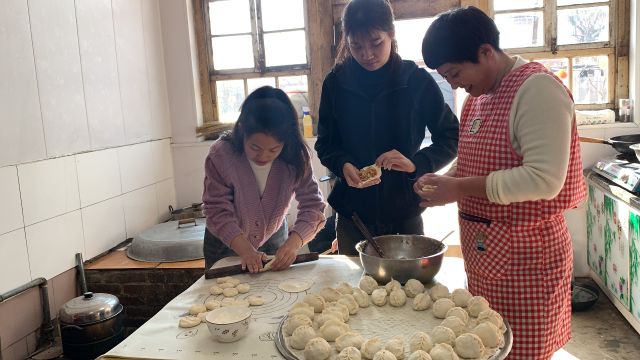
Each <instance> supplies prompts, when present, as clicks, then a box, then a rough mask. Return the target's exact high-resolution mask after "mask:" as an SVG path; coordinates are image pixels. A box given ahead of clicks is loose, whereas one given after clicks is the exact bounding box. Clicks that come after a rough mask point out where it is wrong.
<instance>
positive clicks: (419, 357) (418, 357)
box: [407, 350, 432, 360]
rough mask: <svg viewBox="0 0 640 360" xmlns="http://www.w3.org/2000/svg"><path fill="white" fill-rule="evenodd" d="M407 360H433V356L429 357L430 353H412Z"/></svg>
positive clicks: (419, 351)
mask: <svg viewBox="0 0 640 360" xmlns="http://www.w3.org/2000/svg"><path fill="white" fill-rule="evenodd" d="M407 360H432V359H431V355H429V353H428V352H425V351H422V350H418V351H414V352H413V353H411V355H409V357H408V358H407Z"/></svg>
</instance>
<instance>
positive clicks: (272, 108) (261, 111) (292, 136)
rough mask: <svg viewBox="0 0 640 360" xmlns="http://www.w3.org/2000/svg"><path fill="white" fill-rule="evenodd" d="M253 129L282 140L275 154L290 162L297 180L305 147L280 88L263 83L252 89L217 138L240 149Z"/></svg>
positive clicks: (306, 161) (305, 160)
mask: <svg viewBox="0 0 640 360" xmlns="http://www.w3.org/2000/svg"><path fill="white" fill-rule="evenodd" d="M256 133H263V134H267V135H269V136H272V137H273V138H275V139H276V140H278V141H279V142H281V143H282V145H283V147H282V152H281V153H280V155H279V156H278V158H280V159H282V160H283V161H284V162H285V163H287V164H289V165H291V166H292V167H293V168H294V169H295V172H296V181H300V180H301V179H302V178H303V177H304V176H305V175H306V172H307V171H308V169H310V168H311V166H310V162H311V160H310V157H309V148H308V147H307V144H306V143H305V142H304V140H303V139H302V134H301V132H300V128H299V126H298V114H297V112H296V109H295V107H294V106H293V104H292V103H291V100H290V99H289V97H288V96H287V94H285V92H284V91H282V90H280V89H276V88H273V87H271V86H263V87H260V88H258V89H256V90H254V91H253V92H252V93H251V94H249V96H247V98H246V99H245V100H244V102H243V103H242V106H241V108H240V116H239V117H238V121H236V124H235V126H234V127H233V130H231V131H230V132H226V133H224V134H223V135H222V136H221V139H222V140H224V141H228V142H230V143H231V146H232V148H233V151H234V152H235V153H237V154H243V153H244V140H245V139H246V138H247V137H249V136H251V135H253V134H256Z"/></svg>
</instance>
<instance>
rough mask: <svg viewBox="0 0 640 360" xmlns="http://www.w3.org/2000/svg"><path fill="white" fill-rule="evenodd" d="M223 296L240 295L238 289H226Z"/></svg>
mask: <svg viewBox="0 0 640 360" xmlns="http://www.w3.org/2000/svg"><path fill="white" fill-rule="evenodd" d="M227 284H228V283H227ZM222 295H224V296H226V297H233V296H236V295H238V289H236V288H234V287H231V288H226V289H224V290H222Z"/></svg>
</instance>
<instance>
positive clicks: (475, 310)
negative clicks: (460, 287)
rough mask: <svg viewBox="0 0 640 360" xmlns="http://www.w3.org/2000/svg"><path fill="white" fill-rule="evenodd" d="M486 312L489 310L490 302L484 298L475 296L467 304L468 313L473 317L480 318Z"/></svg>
mask: <svg viewBox="0 0 640 360" xmlns="http://www.w3.org/2000/svg"><path fill="white" fill-rule="evenodd" d="M484 310H489V301H487V299H485V298H484V297H482V296H473V297H472V298H471V299H469V302H467V311H468V312H469V315H471V316H473V317H478V315H479V314H480V313H481V312H482V311H484Z"/></svg>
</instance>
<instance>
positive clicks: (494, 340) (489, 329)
mask: <svg viewBox="0 0 640 360" xmlns="http://www.w3.org/2000/svg"><path fill="white" fill-rule="evenodd" d="M471 332H472V333H473V334H476V335H478V337H479V338H480V340H482V344H483V345H484V346H486V347H488V348H496V347H500V346H501V345H502V341H503V335H502V331H500V329H498V328H497V327H496V326H495V325H493V323H490V322H488V321H487V322H482V323H480V324H478V326H476V327H475V328H473V330H471Z"/></svg>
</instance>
